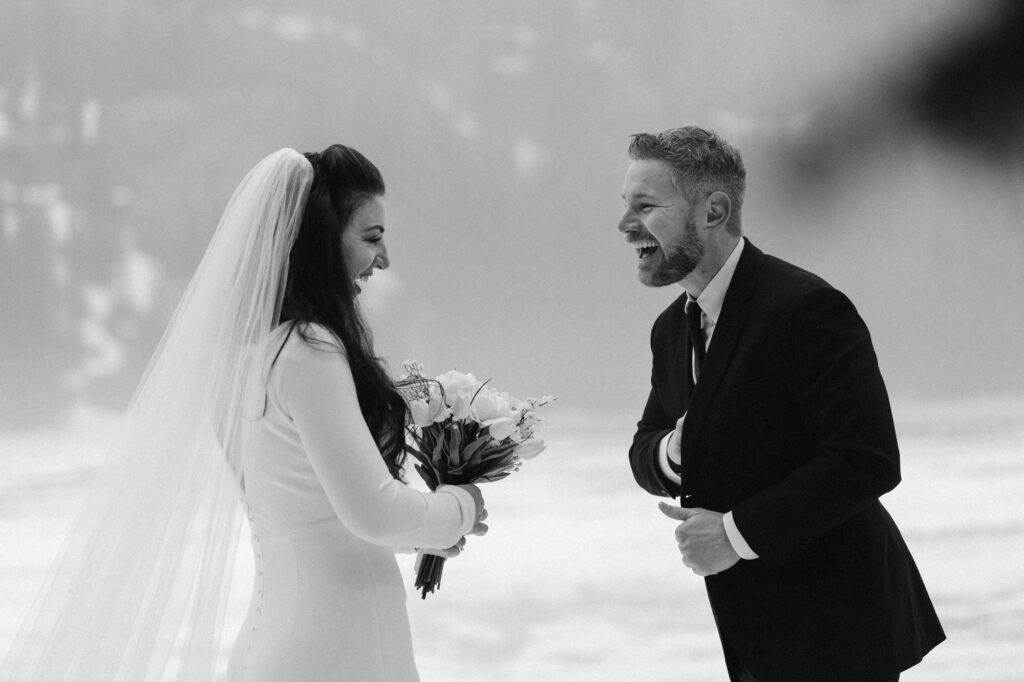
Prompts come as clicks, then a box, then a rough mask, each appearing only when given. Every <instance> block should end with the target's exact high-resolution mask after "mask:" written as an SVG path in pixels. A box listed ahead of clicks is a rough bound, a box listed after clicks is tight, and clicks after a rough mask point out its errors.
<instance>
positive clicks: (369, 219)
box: [341, 196, 390, 291]
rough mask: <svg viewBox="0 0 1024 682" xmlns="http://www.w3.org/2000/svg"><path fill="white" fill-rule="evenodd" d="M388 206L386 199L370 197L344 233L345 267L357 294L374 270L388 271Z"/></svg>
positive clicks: (358, 208) (359, 208)
mask: <svg viewBox="0 0 1024 682" xmlns="http://www.w3.org/2000/svg"><path fill="white" fill-rule="evenodd" d="M384 223H385V205H384V197H382V196H374V197H370V198H369V199H367V200H366V201H364V202H363V203H361V204H360V205H359V206H358V207H357V208H356V210H355V211H353V212H352V217H351V218H350V219H349V221H348V225H346V226H345V231H344V232H342V233H341V247H342V249H343V250H344V255H345V267H346V268H347V270H348V274H349V275H350V276H351V277H352V281H353V284H355V286H356V291H362V287H361V286H360V285H361V284H362V283H365V282H366V280H367V279H369V278H370V276H371V275H372V274H373V271H374V270H386V269H387V267H388V265H390V261H389V260H388V248H387V247H386V246H385V245H384Z"/></svg>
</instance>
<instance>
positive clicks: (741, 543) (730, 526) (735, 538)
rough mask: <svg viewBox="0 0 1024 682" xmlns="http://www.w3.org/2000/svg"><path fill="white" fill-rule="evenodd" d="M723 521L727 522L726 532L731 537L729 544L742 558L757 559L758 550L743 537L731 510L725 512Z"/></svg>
mask: <svg viewBox="0 0 1024 682" xmlns="http://www.w3.org/2000/svg"><path fill="white" fill-rule="evenodd" d="M722 523H724V524H725V534H726V536H727V537H728V538H729V544H731V545H732V548H733V549H734V550H735V551H736V553H737V554H739V555H740V558H741V559H756V558H757V552H755V551H754V550H752V549H750V545H748V544H747V541H746V540H744V539H743V535H742V534H741V533H740V529H739V528H737V527H736V522H735V521H734V520H733V518H732V512H731V511H730V512H726V513H725V516H723V517H722Z"/></svg>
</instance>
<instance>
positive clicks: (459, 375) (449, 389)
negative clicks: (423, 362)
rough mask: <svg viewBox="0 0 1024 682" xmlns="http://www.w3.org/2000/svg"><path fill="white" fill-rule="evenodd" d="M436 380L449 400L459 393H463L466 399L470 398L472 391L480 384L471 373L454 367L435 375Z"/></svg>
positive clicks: (452, 399) (451, 400)
mask: <svg viewBox="0 0 1024 682" xmlns="http://www.w3.org/2000/svg"><path fill="white" fill-rule="evenodd" d="M437 382H438V383H439V384H441V386H442V387H443V388H444V392H445V394H446V395H447V396H448V400H449V402H453V401H454V400H455V397H456V396H459V395H463V396H465V397H466V398H467V399H469V398H472V397H473V393H474V392H476V389H477V388H479V386H480V382H479V381H477V380H476V377H475V376H473V375H472V374H468V373H465V372H458V371H456V370H454V369H451V370H448V371H447V372H445V373H444V374H442V375H441V376H439V377H437Z"/></svg>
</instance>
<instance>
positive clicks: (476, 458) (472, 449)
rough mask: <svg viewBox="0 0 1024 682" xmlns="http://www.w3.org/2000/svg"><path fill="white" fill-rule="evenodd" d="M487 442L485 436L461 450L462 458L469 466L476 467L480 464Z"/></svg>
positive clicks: (487, 439)
mask: <svg viewBox="0 0 1024 682" xmlns="http://www.w3.org/2000/svg"><path fill="white" fill-rule="evenodd" d="M489 440H490V437H489V436H487V435H483V436H480V437H479V438H477V439H476V440H474V441H473V442H472V443H470V444H469V445H467V446H466V447H464V448H463V449H462V458H463V459H464V460H467V461H468V462H470V463H471V466H476V465H477V464H479V463H480V460H481V458H482V457H483V454H484V452H485V450H484V446H485V445H487V442H488V441H489Z"/></svg>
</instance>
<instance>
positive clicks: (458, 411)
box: [452, 395, 470, 421]
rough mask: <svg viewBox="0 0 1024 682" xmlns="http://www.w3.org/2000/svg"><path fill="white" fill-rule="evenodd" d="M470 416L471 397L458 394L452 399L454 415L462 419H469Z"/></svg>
mask: <svg viewBox="0 0 1024 682" xmlns="http://www.w3.org/2000/svg"><path fill="white" fill-rule="evenodd" d="M469 416H470V406H469V399H468V398H466V397H465V396H463V395H456V396H455V399H454V400H453V401H452V417H453V418H455V419H458V420H460V421H464V420H466V419H468V418H469Z"/></svg>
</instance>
